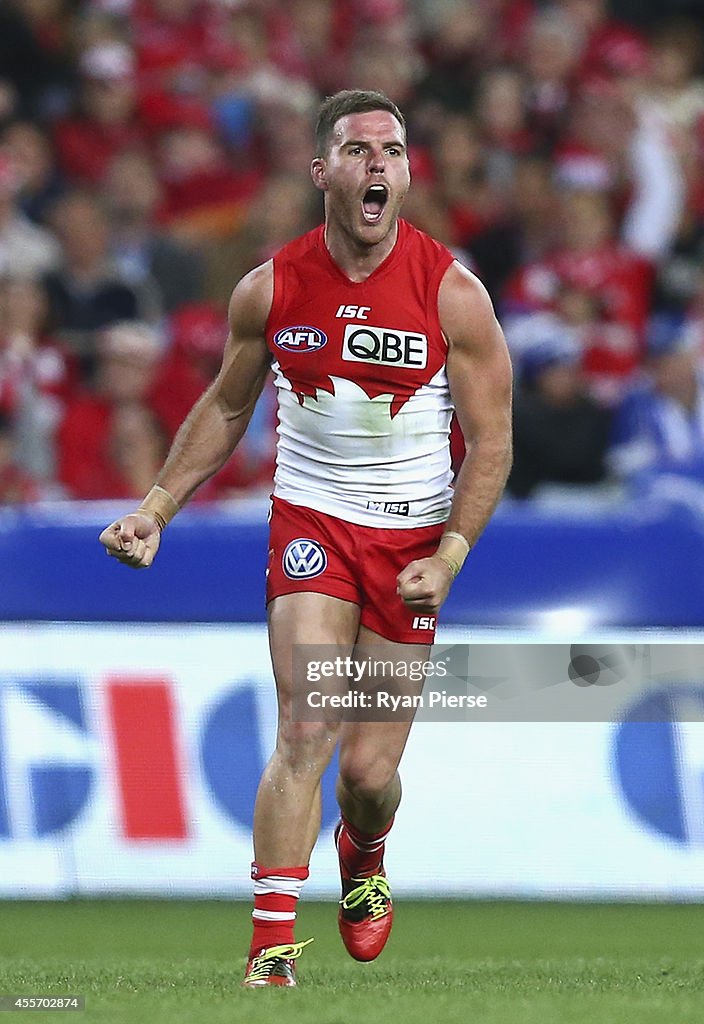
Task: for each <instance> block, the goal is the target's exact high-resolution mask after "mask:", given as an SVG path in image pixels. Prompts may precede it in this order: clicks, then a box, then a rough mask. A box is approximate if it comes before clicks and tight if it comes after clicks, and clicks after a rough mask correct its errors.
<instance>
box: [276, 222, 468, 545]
mask: <svg viewBox="0 0 704 1024" xmlns="http://www.w3.org/2000/svg"><path fill="white" fill-rule="evenodd" d="M452 261H453V256H452V254H451V253H450V252H449V251H448V250H447V249H446V248H445V247H444V246H442V245H440V244H439V243H438V242H435V241H434V240H433V239H432V238H429V237H428V236H427V235H425V234H423V233H422V232H421V231H418V230H417V229H416V228H414V227H412V226H411V225H410V224H408V223H407V222H405V221H399V231H398V238H397V240H396V244H395V246H394V248H393V250H392V251H391V253H390V254H389V256H388V257H387V258H386V260H384V262H383V263H382V264H381V265H380V266H379V267H377V269H376V270H375V271H374V273H373V274H371V275H370V276H369V277H368V278H367V279H366V281H361V282H353V281H350V280H349V279H348V278H347V277H346V276H345V274H343V272H342V271H341V270H340V268H339V267H338V266H337V264H336V263H335V262H334V261H333V259H332V257H331V256H330V254H329V252H328V250H327V248H326V245H325V240H324V229H323V227H322V226H321V227H319V228H317V229H316V230H314V231H311V232H309V233H308V234H306V235H303V236H302V237H301V238H298V239H296V240H295V241H294V242H291V243H289V244H288V245H286V246H284V248H283V249H282V250H281V251H280V252H279V253H278V254H277V255H276V256H275V257H274V298H273V303H272V308H271V313H270V315H269V318H268V321H267V328H266V338H267V344H268V346H269V349H270V350H271V352H272V355H273V358H274V362H273V369H274V374H275V384H276V387H277V389H278V399H279V426H278V435H279V438H278V443H277V468H276V476H275V484H274V494H275V495H276V497H279V498H283V499H285V500H286V501H289V502H291V503H292V504H294V505H304V506H306V507H308V508H312V509H316V510H317V511H319V512H325V513H327V514H329V515H333V516H337V517H338V518H341V519H345V520H346V521H348V522H351V523H359V524H361V525H365V526H380V527H391V528H399V527H418V526H430V525H433V524H435V523H440V522H443V521H444V520H445V519H447V516H448V511H449V507H450V500H451V496H452V490H451V486H450V481H451V471H450V453H449V443H448V434H449V428H450V419H451V417H452V409H453V407H452V403H451V400H450V392H449V388H448V384H447V374H446V357H447V342H446V340H445V337H444V335H443V333H442V330H441V327H440V321H439V317H438V302H437V299H438V289H439V287H440V282H441V280H442V278H443V276H444V274H445V272H446V270H447V268H448V267H449V266H450V264H451V263H452Z"/></svg>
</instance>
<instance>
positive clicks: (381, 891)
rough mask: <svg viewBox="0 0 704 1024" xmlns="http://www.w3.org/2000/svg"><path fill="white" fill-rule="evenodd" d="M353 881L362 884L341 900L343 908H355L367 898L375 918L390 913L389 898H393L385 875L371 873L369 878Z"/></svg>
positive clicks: (370, 911) (370, 910)
mask: <svg viewBox="0 0 704 1024" xmlns="http://www.w3.org/2000/svg"><path fill="white" fill-rule="evenodd" d="M353 881H355V882H356V881H359V882H360V883H361V884H360V885H358V886H357V887H356V888H355V889H352V891H351V892H348V893H347V895H346V896H345V898H344V899H343V900H340V906H341V907H342V909H343V910H354V908H355V907H358V906H359V905H360V903H364V902H365V900H366V902H367V904H368V906H369V913H370V914H371V916H372V918H373V920H375V921H376V919H377V918H379V917H383V916H384V914H388V912H389V905H388V903H387V900H390V899H391V889H390V888H389V883H388V882H387V880H386V878H385V877H384V875H370V876H369V878H360V879H356V878H355V879H353Z"/></svg>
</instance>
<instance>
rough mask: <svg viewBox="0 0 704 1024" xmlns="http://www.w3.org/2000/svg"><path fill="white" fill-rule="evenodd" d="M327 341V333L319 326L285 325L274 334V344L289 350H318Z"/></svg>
mask: <svg viewBox="0 0 704 1024" xmlns="http://www.w3.org/2000/svg"><path fill="white" fill-rule="evenodd" d="M327 343H328V338H327V335H326V334H323V332H322V331H319V330H318V328H317V327H284V328H283V329H282V330H280V331H277V332H276V334H275V335H274V344H275V345H278V346H279V348H283V349H285V350H286V351H287V352H317V351H318V349H320V348H322V347H323V345H327Z"/></svg>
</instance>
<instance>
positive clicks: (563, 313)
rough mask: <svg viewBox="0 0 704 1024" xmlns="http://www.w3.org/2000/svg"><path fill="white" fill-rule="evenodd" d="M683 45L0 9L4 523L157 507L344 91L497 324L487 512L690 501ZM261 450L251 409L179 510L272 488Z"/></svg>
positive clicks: (696, 317) (703, 241) (234, 6)
mask: <svg viewBox="0 0 704 1024" xmlns="http://www.w3.org/2000/svg"><path fill="white" fill-rule="evenodd" d="M665 6H666V7H667V5H665ZM670 6H672V5H670ZM703 27H704V20H699V19H698V18H697V17H696V13H695V15H692V14H691V13H690V14H689V15H687V14H686V12H685V13H684V14H677V15H673V14H672V13H670V14H669V15H666V16H665V17H660V18H656V19H654V20H651V22H650V23H649V24H647V25H636V24H634V23H631V22H628V21H626V20H623V19H622V18H621V17H619V11H618V8H614V7H613V6H611V5H610V4H609V3H608V0H550V2H541V0H3V3H2V5H1V6H0V504H8V503H20V502H27V501H35V500H38V499H42V498H63V497H68V498H81V499H95V498H127V497H140V496H141V495H142V494H143V493H144V492H146V491H147V490H148V489H149V487H150V486H151V483H152V481H153V478H154V475H155V473H156V470H157V468H158V467H159V465H160V464H161V462H162V460H163V458H164V455H165V453H166V451H167V449H168V446H169V444H170V441H171V440H172V438H173V436H174V433H175V431H176V429H177V428H178V425H179V423H180V422H181V420H182V419H183V417H184V416H185V414H186V413H187V411H188V409H189V408H190V407H191V405H192V404H193V402H194V401H195V399H196V398H197V397H198V395H199V394H200V393H201V392H202V391H203V389H204V388H205V387H206V386H207V384H208V382H209V381H210V380H212V378H213V376H214V374H215V373H216V372H217V368H218V365H219V361H220V356H221V353H222V347H223V343H224V338H225V333H226V310H227V301H228V298H229V295H230V292H231V290H232V287H233V285H234V284H235V283H236V281H237V280H238V279H239V277H241V276H242V274H244V273H246V272H247V271H248V270H249V269H251V268H252V267H253V266H256V265H257V264H258V263H260V262H261V261H262V260H264V259H267V258H268V257H269V256H271V255H272V254H273V253H274V252H275V251H276V249H277V248H278V247H279V246H280V245H282V244H283V243H284V242H286V241H287V240H289V239H290V238H293V237H295V236H296V235H298V234H300V233H302V232H304V231H306V230H308V229H310V228H311V227H313V226H315V225H316V224H317V223H319V222H320V219H321V217H322V208H321V203H320V198H319V194H318V193H316V191H315V190H314V189H313V188H312V186H311V184H310V179H309V170H308V169H309V165H310V159H311V155H312V152H313V139H312V127H313V120H314V116H315V110H316V107H317V104H318V102H319V100H320V98H321V97H322V96H324V95H326V94H329V93H331V92H334V91H335V90H337V89H340V88H350V87H355V88H374V89H380V90H381V91H383V92H385V93H387V94H388V95H389V96H391V97H392V98H393V99H394V100H395V101H396V102H397V103H398V104H399V106H400V107H401V108H402V109H403V110H404V112H405V113H406V115H407V118H408V123H409V138H410V159H411V167H412V173H413V187H412V190H411V193H410V195H409V198H408V201H407V205H406V207H405V210H404V215H405V216H406V217H407V218H408V219H409V220H411V221H412V222H413V223H414V224H416V225H417V226H418V227H420V228H422V229H423V230H426V231H428V232H430V233H431V234H432V235H434V236H435V237H436V238H438V239H439V240H441V241H442V242H444V243H445V244H447V245H448V246H450V247H451V248H452V250H453V251H454V252H455V254H456V256H457V258H458V259H459V260H461V261H462V262H463V263H465V264H466V265H467V266H468V267H470V268H472V269H473V270H475V271H476V272H477V273H478V274H479V276H480V277H481V279H482V280H483V281H484V283H485V284H486V286H487V288H488V289H489V291H490V293H491V295H492V298H493V300H494V302H495V304H496V307H497V310H498V312H499V315H500V318H501V320H502V323H503V325H504V327H505V330H506V334H507V338H508V342H509V346H510V348H511V353H512V357H513V360H514V365H515V369H516V380H517V384H516V403H515V407H516V412H515V434H516V461H515V466H514V470H513V473H512V476H511V479H510V482H509V492H510V493H511V494H512V495H513V496H514V497H516V498H527V497H529V496H531V495H535V494H537V493H539V491H540V489H541V488H542V487H544V486H546V485H547V486H550V485H552V484H558V485H570V486H573V485H582V486H590V487H594V488H599V487H602V488H608V487H613V486H614V485H617V486H618V488H619V489H620V490H621V491H623V490H626V491H628V490H629V489H636V490H637V489H639V488H641V487H642V486H643V485H646V486H647V485H648V481H650V480H652V479H653V477H654V476H657V477H660V478H662V477H663V476H668V477H672V476H674V477H677V478H678V479H687V480H689V481H696V482H699V483H704V390H703V389H704V379H703V377H702V360H703V359H704V37H703V35H702V29H703ZM274 444H275V417H274V412H273V401H272V397H271V394H270V390H268V389H267V390H266V391H265V393H264V396H263V400H262V402H261V403H260V404H259V406H258V408H257V411H256V413H255V417H254V419H253V421H252V424H251V426H250V429H249V430H248V432H247V435H246V438H245V441H244V443H243V444H242V446H241V448H240V449H238V452H237V453H236V455H235V457H234V458H233V460H232V461H231V462H230V463H229V464H228V466H227V467H226V468H225V470H223V471H222V472H221V473H220V474H218V475H217V476H216V477H215V478H214V479H213V480H212V481H210V483H209V484H208V485H206V487H205V488H204V489H203V490H202V492H200V495H199V500H213V499H222V498H228V497H230V496H233V495H237V494H241V493H243V492H251V491H252V489H264V488H267V487H268V486H269V483H270V480H271V474H272V467H273V451H274Z"/></svg>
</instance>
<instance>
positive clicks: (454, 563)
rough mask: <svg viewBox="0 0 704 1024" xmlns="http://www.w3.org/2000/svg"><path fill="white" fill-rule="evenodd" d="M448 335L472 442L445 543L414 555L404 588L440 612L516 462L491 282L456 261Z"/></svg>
mask: <svg viewBox="0 0 704 1024" xmlns="http://www.w3.org/2000/svg"><path fill="white" fill-rule="evenodd" d="M438 310H439V314H440V323H441V325H442V329H443V332H444V333H445V336H446V338H447V341H448V356H447V376H448V382H449V385H450V393H451V395H452V399H453V402H454V405H455V410H456V412H457V418H458V420H459V424H460V427H461V428H462V433H463V434H464V438H465V444H466V455H465V459H464V462H463V464H462V468H461V470H460V472H459V475H458V477H457V481H456V484H455V493H454V497H453V500H452V509H451V512H450V517H449V519H448V521H447V526H446V529H445V533H444V535H443V538H442V540H441V541H440V545H439V547H438V551H437V553H436V554H435V555H433V556H431V557H430V558H425V559H422V560H419V561H416V562H411V564H410V565H408V566H407V567H406V568H405V569H404V570H403V572H401V573H400V574H399V577H398V587H399V594H400V595H401V597H402V598H403V600H404V602H405V603H406V604H407V605H408V606H409V607H412V608H416V609H417V610H418V611H422V612H428V613H430V614H435V613H436V612H437V611H438V609H439V608H440V606H441V605H442V603H443V601H444V600H445V598H446V597H447V595H448V593H449V590H450V586H451V585H452V581H453V579H454V578H455V576H456V575H457V573H458V572H459V570H460V568H461V567H462V563H463V561H464V558H465V557H466V555H467V553H468V552H469V550H470V548H471V547H473V545H474V544H475V543H476V541H477V540H478V538H479V536H480V535H481V533H482V531H483V529H484V527H485V526H486V524H487V522H488V521H489V519H490V517H491V514H492V512H493V511H494V509H495V508H496V505H497V504H498V502H499V499H500V497H501V494H502V492H503V489H504V486H505V484H506V479H507V477H508V473H509V470H510V468H511V450H512V445H511V382H512V374H511V362H510V359H509V355H508V349H507V347H506V342H505V340H504V336H503V332H502V331H501V327H500V326H499V323H498V321H497V319H496V316H495V315H494V310H493V307H492V304H491V300H490V298H489V296H488V294H487V292H486V289H485V288H484V286H483V285H482V284H481V283H480V282H479V281H478V280H477V278H476V277H475V276H474V275H473V274H471V273H470V272H469V271H468V270H466V269H465V268H464V267H462V266H460V265H459V264H458V263H453V264H452V266H450V267H449V269H448V271H447V273H446V274H445V277H444V279H443V282H442V284H441V286H440V292H439V295H438Z"/></svg>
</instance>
